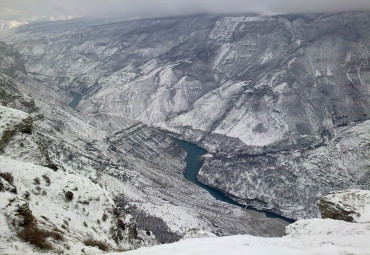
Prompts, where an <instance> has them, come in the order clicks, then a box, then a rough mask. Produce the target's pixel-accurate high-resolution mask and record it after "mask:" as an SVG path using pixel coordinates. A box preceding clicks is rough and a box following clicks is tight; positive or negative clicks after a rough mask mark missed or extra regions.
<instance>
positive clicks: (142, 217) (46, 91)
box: [0, 44, 287, 254]
mask: <svg viewBox="0 0 370 255" xmlns="http://www.w3.org/2000/svg"><path fill="white" fill-rule="evenodd" d="M1 47H2V49H3V50H2V51H0V56H1V57H0V67H1V70H0V71H1V72H0V85H1V86H0V102H1V105H3V106H1V109H0V113H1V116H0V117H1V118H0V120H1V121H0V126H1V130H0V131H1V133H0V154H1V164H2V165H1V171H0V172H1V174H2V176H5V178H2V179H1V188H3V187H4V189H2V190H1V191H0V193H1V194H0V195H1V196H2V198H1V202H2V204H1V206H2V209H3V210H1V213H2V214H1V217H2V221H1V224H2V229H3V227H4V229H6V231H7V232H6V235H2V236H1V238H0V244H1V245H0V248H1V252H3V251H4V252H5V254H14V253H20V254H22V253H25V252H26V253H27V252H28V253H29V252H30V251H31V250H32V251H33V252H36V251H37V249H38V248H37V247H38V246H37V244H34V243H33V241H32V240H31V241H32V243H31V244H32V245H31V244H27V243H26V244H23V241H29V240H28V239H27V238H25V237H24V236H25V235H23V234H22V233H23V232H24V231H28V229H29V228H26V226H29V227H32V228H31V230H34V229H36V233H44V234H45V235H44V236H45V239H44V241H45V242H43V244H42V245H41V246H42V247H41V248H47V249H49V248H50V249H52V251H57V250H60V251H61V252H64V253H67V254H68V253H71V254H76V253H78V252H79V251H78V249H83V250H84V251H85V252H86V253H89V252H90V253H94V251H97V249H92V250H91V249H90V248H89V247H88V246H90V245H93V244H99V245H100V244H104V245H105V246H104V245H103V246H101V247H100V248H102V249H108V250H119V249H132V248H136V247H139V246H146V245H152V244H155V243H158V242H164V243H165V242H172V241H176V240H178V239H180V238H181V237H182V236H183V235H184V234H185V233H186V232H187V231H188V230H189V229H192V228H198V229H204V230H206V231H208V232H213V233H216V234H217V235H229V234H237V233H241V232H243V233H250V234H254V235H261V236H280V235H282V234H283V231H284V227H285V226H286V225H287V223H286V222H284V221H283V220H280V219H270V218H267V217H266V216H265V214H264V213H261V212H256V211H251V210H245V209H242V208H239V207H236V206H233V205H229V204H226V203H223V202H221V201H217V200H215V199H214V198H213V197H212V196H211V195H210V194H209V193H208V192H207V191H205V190H203V189H202V188H200V187H199V186H197V185H195V184H193V183H191V182H189V181H188V180H186V179H185V178H184V177H183V170H184V168H185V164H184V159H185V152H184V151H183V150H182V149H181V147H180V146H179V145H178V144H177V143H176V142H174V140H173V139H171V138H170V137H169V136H168V135H167V134H166V133H164V132H161V131H158V130H156V129H153V128H150V127H148V126H146V125H145V124H143V123H140V122H138V121H136V120H132V119H129V118H127V117H125V116H118V115H114V114H106V113H99V114H92V113H86V112H82V111H79V110H76V109H73V108H72V107H70V106H68V104H69V103H70V102H71V100H70V94H69V91H65V90H61V89H58V88H54V87H51V86H48V85H47V84H46V83H43V82H42V81H40V80H38V79H35V78H34V77H32V76H31V75H30V74H29V73H28V72H27V70H26V69H25V66H24V62H23V60H22V59H21V58H19V54H18V53H17V51H16V50H14V48H12V47H10V46H9V45H6V44H1ZM16 109H17V110H16ZM27 169H31V170H32V173H31V174H30V173H29V172H28V170H27ZM53 171H57V172H56V173H54V172H53ZM9 174H10V176H12V178H11V179H12V180H10V179H9V178H7V176H9ZM44 175H45V176H46V177H42V176H44ZM40 176H41V177H40ZM47 178H49V179H50V186H48V183H44V182H46V180H48V179H47ZM8 179H9V180H10V182H9V181H8ZM35 179H36V181H35ZM22 183H24V185H23V186H22ZM53 183H54V184H55V185H53ZM72 184H73V185H72ZM79 185H81V186H83V187H77V186H79ZM76 187H77V190H76ZM99 187H100V188H99ZM51 188H52V190H51ZM14 190H16V191H17V194H15V193H13V191H14ZM44 191H45V192H44ZM68 191H70V192H72V193H73V196H72V199H70V201H68V199H69V198H67V196H68V197H70V193H69V192H68ZM80 192H81V193H80ZM34 193H36V194H34ZM28 194H29V195H28ZM67 194H69V195H67ZM76 196H77V197H76ZM80 196H81V199H82V200H81V199H80ZM103 197H107V199H108V200H109V201H108V202H107V203H105V199H103ZM28 199H29V200H28ZM66 199H67V201H66ZM90 200H91V201H92V202H90ZM14 201H16V202H14ZM112 201H113V202H114V203H111V202H112ZM47 205H50V206H51V207H55V208H54V209H55V210H51V209H50V208H48V206H47ZM95 207H99V208H100V209H96V208H95ZM116 207H117V208H120V210H121V211H119V212H120V215H121V216H122V217H121V218H119V217H118V218H117V217H116V218H114V219H116V220H114V221H109V222H107V224H102V223H101V220H100V219H99V217H100V216H101V215H100V213H102V212H103V211H106V214H107V217H108V218H109V217H111V216H110V214H115V213H116V212H117V211H116V210H114V208H116ZM19 208H23V209H24V210H23V209H20V210H22V213H23V211H24V212H26V215H28V216H30V215H31V216H32V217H31V216H30V218H31V219H32V221H31V223H32V224H30V225H27V224H23V223H22V220H23V218H22V216H19V217H18V216H17V217H16V215H17V211H18V209H19ZM112 208H113V209H112ZM81 210H82V212H81ZM84 210H85V211H84ZM89 210H93V211H94V213H89ZM97 214H99V215H97ZM129 215H131V216H129ZM13 216H14V217H15V218H14V217H13ZM42 216H44V217H45V218H47V219H48V220H49V222H48V221H47V220H45V219H44V217H42ZM112 217H113V216H112ZM69 218H75V220H74V221H73V224H74V225H75V224H76V226H73V227H72V226H70V227H68V226H66V225H65V224H64V222H63V221H62V220H61V219H69ZM13 219H14V220H17V221H18V220H19V221H20V224H18V223H17V224H16V225H13V223H12V222H13ZM109 219H110V218H109ZM97 220H99V221H100V224H102V225H103V226H99V223H98V221H97ZM84 222H86V224H84ZM119 222H122V224H124V225H122V224H121V225H120V223H119ZM47 223H48V224H47ZM116 223H117V224H118V225H117V224H116ZM81 224H82V225H81ZM62 225H63V226H64V227H63V226H62ZM85 225H87V227H86V226H85ZM54 227H55V228H56V229H58V231H56V230H55V231H54V230H53V229H54ZM65 227H66V228H65ZM99 228H100V229H99ZM120 228H123V229H120ZM94 229H95V230H96V231H95V230H94ZM111 229H113V230H112V231H111ZM107 230H109V231H108V232H107ZM60 231H61V232H62V234H61V233H59V232H60ZM58 233H59V234H60V235H62V236H64V237H63V240H60V239H61V238H60V235H59V234H58ZM56 234H58V235H56ZM27 236H28V235H27ZM54 237H55V238H54ZM117 238H118V239H119V240H118V241H116V239H117ZM90 239H91V240H92V241H93V242H89V241H91V240H90ZM117 242H118V243H117ZM71 246H75V247H74V248H71ZM68 247H69V248H68ZM39 248H40V247H39ZM89 250H91V251H89Z"/></svg>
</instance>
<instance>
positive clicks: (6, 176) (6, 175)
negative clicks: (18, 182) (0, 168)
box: [0, 173, 14, 184]
mask: <svg viewBox="0 0 370 255" xmlns="http://www.w3.org/2000/svg"><path fill="white" fill-rule="evenodd" d="M0 177H1V178H3V179H4V180H6V181H7V182H8V183H10V184H13V183H14V178H13V175H12V174H11V173H0Z"/></svg>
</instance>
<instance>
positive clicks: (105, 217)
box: [101, 213, 108, 221]
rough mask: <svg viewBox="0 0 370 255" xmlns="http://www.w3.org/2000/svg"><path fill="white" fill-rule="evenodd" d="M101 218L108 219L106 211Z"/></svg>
mask: <svg viewBox="0 0 370 255" xmlns="http://www.w3.org/2000/svg"><path fill="white" fill-rule="evenodd" d="M101 219H102V220H103V221H106V220H107V219H108V215H107V214H106V213H103V217H102V218H101Z"/></svg>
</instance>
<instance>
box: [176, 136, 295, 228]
mask: <svg viewBox="0 0 370 255" xmlns="http://www.w3.org/2000/svg"><path fill="white" fill-rule="evenodd" d="M176 141H177V142H178V143H179V144H180V146H181V147H182V148H183V149H184V150H185V151H186V153H187V156H186V159H185V160H186V169H185V173H184V177H185V178H186V179H187V180H189V181H191V182H193V183H195V184H196V185H198V186H199V187H201V188H203V189H205V190H207V191H208V192H209V194H211V195H212V196H213V197H214V198H216V199H217V200H220V201H223V202H225V203H229V204H232V205H236V206H239V207H242V208H245V205H242V204H239V203H238V202H235V201H234V200H232V199H231V198H229V197H228V196H226V195H224V194H223V193H221V192H220V191H218V190H216V189H214V188H211V187H209V186H207V185H204V184H203V183H200V182H199V181H198V180H197V178H196V176H197V173H198V171H199V169H200V168H201V166H202V164H203V160H202V158H201V156H202V155H204V154H206V153H207V151H206V150H204V149H202V148H200V147H198V146H196V145H195V144H192V143H189V142H186V141H182V140H178V139H176ZM248 209H249V210H255V211H259V210H256V209H253V208H250V207H248ZM259 212H261V211H259ZM262 212H264V213H265V214H266V216H267V217H269V218H279V219H282V220H284V221H286V222H288V223H292V222H294V221H292V220H290V219H287V218H284V217H282V216H280V215H277V214H274V213H270V212H265V211H262Z"/></svg>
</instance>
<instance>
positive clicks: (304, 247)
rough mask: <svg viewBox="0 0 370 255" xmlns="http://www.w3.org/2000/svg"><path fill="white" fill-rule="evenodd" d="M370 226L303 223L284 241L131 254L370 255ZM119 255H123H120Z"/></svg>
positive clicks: (212, 242) (198, 244)
mask: <svg viewBox="0 0 370 255" xmlns="http://www.w3.org/2000/svg"><path fill="white" fill-rule="evenodd" d="M369 240H370V224H361V223H349V222H345V221H337V220H331V219H311V220H300V221H297V222H296V223H294V224H291V225H289V226H288V227H287V235H286V236H284V237H281V238H264V237H256V236H251V235H236V236H227V237H207V238H196V239H186V240H182V241H179V242H177V243H172V244H165V245H159V246H154V247H149V248H140V249H138V250H135V251H131V252H127V253H124V254H127V255H146V254H148V255H149V254H150V255H156V254H158V255H173V254H176V255H202V254H204V255H208V254H212V255H245V254H251V255H257V254H258V255H271V254H274V255H314V254H315V255H317V254H320V255H335V254H343V255H344V254H356V255H368V254H370V242H369ZM116 254H117V255H118V254H119V253H116ZM112 255H113V254H112Z"/></svg>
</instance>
